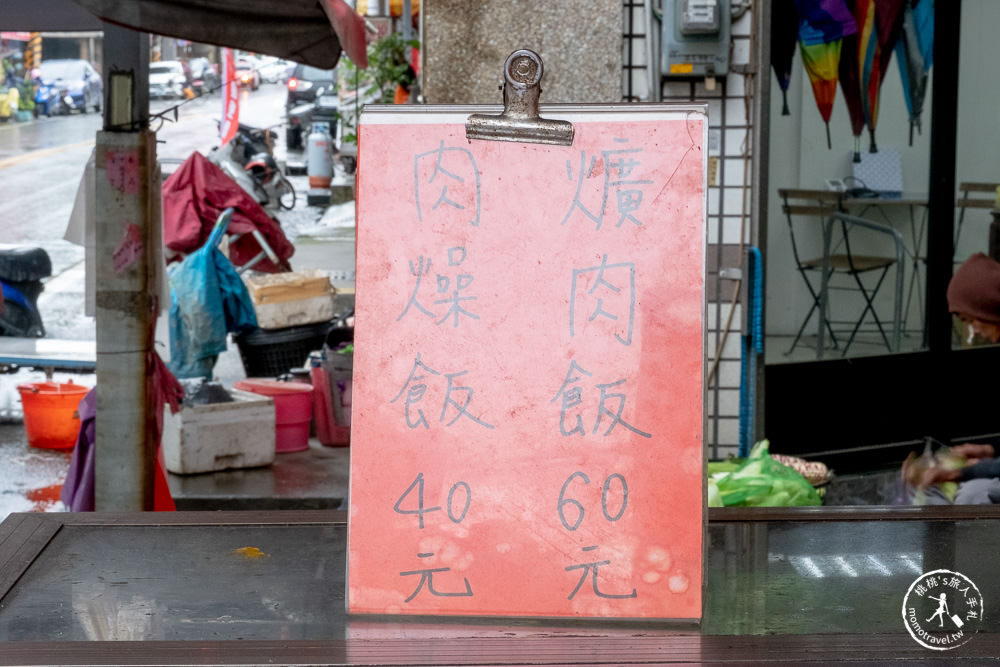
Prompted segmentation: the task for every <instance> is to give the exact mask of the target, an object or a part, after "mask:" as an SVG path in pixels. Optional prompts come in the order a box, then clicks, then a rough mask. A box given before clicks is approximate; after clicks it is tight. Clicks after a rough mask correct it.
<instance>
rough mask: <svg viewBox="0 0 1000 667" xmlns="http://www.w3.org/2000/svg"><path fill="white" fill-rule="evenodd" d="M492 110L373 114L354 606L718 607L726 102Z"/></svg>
mask: <svg viewBox="0 0 1000 667" xmlns="http://www.w3.org/2000/svg"><path fill="white" fill-rule="evenodd" d="M491 110H492V109H483V108H471V107H463V108H456V107H433V106H432V107H384V108H376V109H375V110H371V111H370V110H368V109H367V108H366V111H365V112H363V114H362V117H361V124H360V142H359V146H360V149H361V151H360V155H359V169H358V195H357V199H358V223H357V244H358V245H357V253H358V255H357V302H356V307H357V315H356V322H357V324H356V332H355V366H354V368H355V371H354V372H355V375H354V405H353V417H352V420H353V421H352V424H353V426H352V428H353V434H352V438H353V439H352V443H351V447H352V452H351V489H350V524H349V531H350V532H349V553H348V609H349V611H351V612H355V613H379V614H381V613H390V614H444V615H504V616H535V617H599V618H656V619H700V617H701V612H702V589H703V568H702V565H703V553H704V538H703V533H704V521H705V509H704V459H703V441H702V431H703V400H704V399H703V382H704V379H703V377H704V310H705V309H704V303H705V293H704V287H705V281H704V276H705V244H706V206H705V201H706V197H705V192H706V186H705V179H706V173H707V172H706V161H705V157H706V151H705V150H704V147H705V145H706V141H707V130H708V127H707V126H708V123H707V115H706V109H705V106H704V105H683V106H681V105H641V106H640V105H630V106H625V105H608V106H599V105H591V106H586V107H580V106H577V107H571V106H551V107H543V108H542V112H543V114H544V115H545V116H546V117H548V118H552V119H556V120H564V121H569V122H570V123H572V126H573V127H572V132H571V133H570V137H569V140H570V141H572V145H562V146H560V145H543V144H538V143H521V142H519V141H516V140H514V141H484V140H476V139H472V140H470V139H467V137H466V120H467V118H468V117H469V114H470V112H473V111H480V112H482V111H491ZM574 132H575V136H574V135H573V133H574Z"/></svg>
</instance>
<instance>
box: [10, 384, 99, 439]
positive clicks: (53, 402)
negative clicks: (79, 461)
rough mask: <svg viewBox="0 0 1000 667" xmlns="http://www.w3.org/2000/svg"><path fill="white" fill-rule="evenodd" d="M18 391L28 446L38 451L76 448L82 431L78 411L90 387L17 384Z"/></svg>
mask: <svg viewBox="0 0 1000 667" xmlns="http://www.w3.org/2000/svg"><path fill="white" fill-rule="evenodd" d="M17 391H18V392H19V393H20V394H21V406H22V407H23V408H24V430H25V432H26V433H27V435H28V444H29V445H30V446H32V447H38V448H39V449H73V447H74V446H75V445H76V436H77V434H78V433H79V431H80V413H79V412H78V410H77V408H78V407H79V405H80V400H81V399H82V398H83V397H84V395H86V393H87V391H89V390H88V389H87V387H83V386H80V385H78V384H73V383H72V382H65V383H63V382H30V383H26V384H19V385H17Z"/></svg>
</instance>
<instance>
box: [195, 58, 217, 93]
mask: <svg viewBox="0 0 1000 667" xmlns="http://www.w3.org/2000/svg"><path fill="white" fill-rule="evenodd" d="M190 65H191V79H192V84H195V85H194V89H195V91H194V92H195V93H197V94H199V95H201V94H203V93H211V92H213V91H215V90H218V88H219V86H220V85H221V81H220V79H219V73H218V72H217V71H216V70H215V65H213V64H212V63H210V62H209V61H208V58H192V59H191V60H190ZM198 81H201V86H200V87H199V86H198V85H197V82H198Z"/></svg>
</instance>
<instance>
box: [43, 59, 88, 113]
mask: <svg viewBox="0 0 1000 667" xmlns="http://www.w3.org/2000/svg"><path fill="white" fill-rule="evenodd" d="M37 79H38V85H39V89H42V88H45V89H48V90H50V91H51V92H52V95H51V96H50V97H48V98H47V99H45V100H42V106H43V108H40V109H39V110H38V113H43V114H52V113H57V112H58V110H57V109H56V108H54V107H55V105H54V104H53V103H54V102H58V106H59V107H61V110H63V111H67V112H68V111H80V112H82V113H87V110H88V109H90V108H93V109H94V110H95V111H100V110H101V105H102V103H103V101H104V82H103V81H101V75H100V74H99V73H98V72H97V70H96V69H94V67H93V65H91V64H90V63H89V62H87V61H86V60H80V59H69V58H67V59H56V60H44V61H42V64H41V65H40V66H39V68H38V77H37ZM38 99H39V98H38V97H37V96H36V101H38Z"/></svg>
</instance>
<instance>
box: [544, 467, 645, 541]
mask: <svg viewBox="0 0 1000 667" xmlns="http://www.w3.org/2000/svg"><path fill="white" fill-rule="evenodd" d="M577 477H579V478H580V479H582V480H583V483H584V484H590V478H589V477H587V475H586V473H582V472H579V471H578V472H575V473H573V474H572V475H570V476H569V477H568V478H566V481H565V482H563V485H562V490H560V491H559V502H558V503H557V504H556V511H557V512H558V513H559V520H560V521H561V522H562V525H563V526H564V527H565V528H566V530H576V529H577V528H579V527H580V524H581V523H583V515H584V513H585V512H584V509H583V505H582V504H581V503H580V501H579V500H576V499H575V498H567V497H566V490H567V488H569V485H570V484H571V483H572V482H573V480H574V479H575V478H577ZM612 480H618V483H619V484H620V485H621V487H622V504H621V507H619V508H618V512H616V513H615V514H611V513H610V512H609V511H608V490H609V489H610V488H611V481H612ZM567 505H570V506H572V507H575V508H576V513H577V514H576V521H574V522H573V523H572V524H570V522H569V521H567V520H566V506H567ZM626 507H628V483H626V482H625V476H624V475H621V474H619V473H613V474H611V475H608V477H607V479H605V480H604V487H603V488H602V489H601V511H602V512H603V514H604V518H605V519H607V520H608V521H611V522H615V521H618V519H620V518H622V515H624V514H625V508H626Z"/></svg>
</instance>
